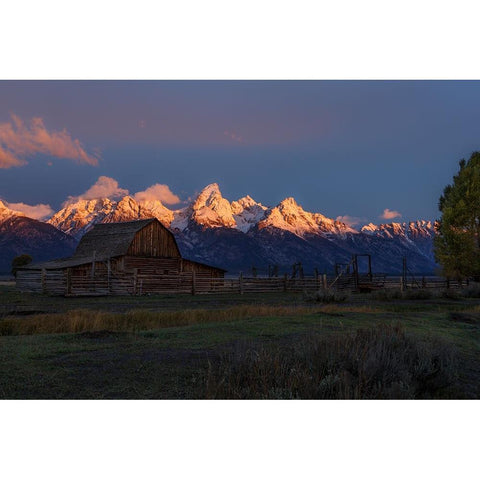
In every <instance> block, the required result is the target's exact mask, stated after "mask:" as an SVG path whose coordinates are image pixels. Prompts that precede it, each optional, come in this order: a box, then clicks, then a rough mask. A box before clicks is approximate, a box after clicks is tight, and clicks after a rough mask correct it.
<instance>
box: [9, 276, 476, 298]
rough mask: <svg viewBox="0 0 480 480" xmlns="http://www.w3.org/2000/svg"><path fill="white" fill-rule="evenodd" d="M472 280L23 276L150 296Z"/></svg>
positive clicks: (74, 290) (32, 286) (40, 285)
mask: <svg viewBox="0 0 480 480" xmlns="http://www.w3.org/2000/svg"><path fill="white" fill-rule="evenodd" d="M39 275H40V276H39ZM465 286H466V284H465V283H463V284H460V283H459V282H457V281H452V280H447V279H445V278H441V277H422V276H416V277H408V278H405V277H403V276H387V275H384V274H374V275H358V276H356V277H355V276H354V275H340V276H333V275H326V274H323V275H315V276H304V277H294V278H292V277H291V276H288V275H283V276H273V277H260V276H255V277H253V276H244V275H243V274H240V275H238V276H235V277H226V278H215V277H212V276H210V275H202V274H198V273H195V272H181V273H176V274H170V275H168V274H163V275H160V274H152V273H148V274H146V273H145V274H143V273H140V272H138V271H135V272H134V274H133V275H132V274H128V275H127V274H125V273H117V272H111V273H110V274H108V275H107V274H106V273H105V272H98V271H97V272H95V274H94V275H93V276H90V275H89V276H80V275H78V276H77V275H72V274H71V273H70V272H68V271H66V270H47V271H43V272H42V273H41V274H39V273H38V272H37V273H35V272H34V271H28V270H26V271H23V272H21V274H20V275H17V288H19V290H20V291H26V292H38V293H44V294H47V295H66V296H83V295H85V296H91V295H146V294H192V295H198V294H213V293H232V294H246V293H269V292H272V293H273V292H315V291H320V290H338V291H360V292H361V291H371V290H376V289H384V288H397V289H398V288H400V289H408V288H428V289H460V288H462V287H465Z"/></svg>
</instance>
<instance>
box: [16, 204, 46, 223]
mask: <svg viewBox="0 0 480 480" xmlns="http://www.w3.org/2000/svg"><path fill="white" fill-rule="evenodd" d="M7 206H8V208H10V209H11V210H15V211H16V212H21V213H23V214H24V215H26V216H27V217H30V218H34V219H35V220H45V219H46V218H48V217H51V216H52V215H53V208H52V207H51V206H50V205H47V204H45V203H39V204H37V205H27V204H26V203H22V202H20V203H7Z"/></svg>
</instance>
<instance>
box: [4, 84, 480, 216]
mask: <svg viewBox="0 0 480 480" xmlns="http://www.w3.org/2000/svg"><path fill="white" fill-rule="evenodd" d="M0 106H1V108H0V148H1V147H2V141H3V152H4V157H3V158H4V160H3V167H4V168H0V198H2V199H3V200H6V201H7V202H11V203H18V202H23V203H26V204H30V205H35V204H39V203H42V204H48V205H50V206H51V207H52V208H53V209H55V210H56V209H58V208H59V207H60V206H61V204H62V202H63V201H64V200H65V199H66V198H67V197H68V196H69V195H80V194H81V193H82V192H85V191H86V190H87V189H88V188H89V187H90V186H91V185H92V184H94V183H95V182H96V180H97V179H98V177H100V176H102V175H103V176H108V177H112V178H114V179H115V180H117V181H118V182H119V185H120V186H121V187H122V188H125V189H128V190H129V191H130V192H131V193H135V192H138V191H141V190H145V189H146V188H148V187H149V186H150V185H152V184H155V183H160V184H166V185H168V186H169V187H170V189H171V191H172V192H174V193H175V194H177V195H178V196H179V197H180V198H181V199H182V200H186V199H187V198H189V197H191V196H192V195H194V194H195V193H196V192H198V191H199V190H200V189H202V188H203V187H204V186H205V185H207V184H208V183H212V182H217V183H219V185H220V188H221V190H222V193H223V194H224V196H225V197H226V198H228V199H230V200H235V199H237V198H239V197H241V196H244V195H246V194H249V195H251V196H252V197H253V198H255V199H256V200H257V201H260V202H262V203H263V204H265V205H274V204H276V203H278V202H279V201H281V200H282V199H283V198H285V197H287V196H293V197H295V198H296V199H297V201H298V202H299V203H300V204H301V205H302V206H303V207H304V208H305V209H307V210H309V211H315V212H320V213H323V214H324V215H327V216H329V217H332V218H337V217H339V216H346V215H348V216H350V217H355V218H358V219H361V220H362V223H368V222H370V221H373V222H376V223H378V222H381V221H384V220H382V219H381V218H379V217H380V215H381V214H382V212H384V210H385V209H387V208H388V209H389V210H391V211H396V212H398V213H400V214H401V217H396V218H395V220H396V221H397V220H398V221H408V220H414V219H418V218H426V219H435V218H437V217H438V211H437V202H438V197H439V196H440V194H441V193H442V190H443V188H444V186H445V185H446V184H447V183H449V182H450V181H451V178H452V175H453V174H454V173H455V172H456V170H457V166H458V161H459V160H460V159H461V158H463V157H466V158H468V157H469V156H470V154H471V152H472V151H474V150H477V149H480V115H479V114H478V112H479V111H480V83H479V82H476V81H291V82H290V81H201V82H200V81H198V82H197V81H181V82H176V81H146V82H141V81H138V82H137V81H127V82H124V81H104V82H101V81H84V82H74V81H41V82H33V81H19V82H16V81H1V82H0ZM12 114H13V115H14V116H15V117H12ZM14 118H16V119H18V121H20V122H21V125H22V126H21V127H18V125H17V126H15V120H14ZM32 118H41V119H42V122H41V125H40V126H39V125H38V123H37V127H34V126H33V124H31V120H32ZM7 126H13V128H14V130H15V128H17V130H16V132H15V133H14V134H11V135H10V133H11V132H10V130H9V129H8V128H7ZM2 128H3V130H2ZM34 128H37V129H40V133H39V134H38V135H37V136H35V137H34V136H33V135H32V132H33V131H34ZM64 130H65V132H64V136H63V137H61V138H60V139H59V138H57V137H56V136H55V132H56V134H59V132H62V131H64ZM35 131H36V132H37V130H35ZM2 132H3V133H4V135H3V137H2ZM5 132H6V133H5ZM9 132H10V133H9ZM37 133H38V132H37ZM27 137H28V138H27ZM75 140H78V142H75ZM59 142H60V143H59ZM59 145H60V146H59ZM5 152H7V153H10V154H11V156H10V157H8V159H9V160H8V159H7V157H6V156H5V155H6V153H5ZM17 160H18V161H19V162H20V163H21V165H13V164H12V163H14V162H15V161H17ZM0 166H2V157H1V151H0ZM7 167H8V168H7Z"/></svg>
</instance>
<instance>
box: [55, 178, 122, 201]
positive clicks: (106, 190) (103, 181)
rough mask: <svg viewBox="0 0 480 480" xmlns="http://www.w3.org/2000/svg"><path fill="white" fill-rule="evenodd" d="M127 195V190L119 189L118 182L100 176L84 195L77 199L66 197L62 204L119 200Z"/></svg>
mask: <svg viewBox="0 0 480 480" xmlns="http://www.w3.org/2000/svg"><path fill="white" fill-rule="evenodd" d="M125 195H128V190H126V189H125V188H120V187H119V185H118V182H117V181H116V180H115V179H114V178H111V177H105V176H101V177H98V180H97V181H96V182H95V183H94V184H93V185H92V186H91V187H90V188H89V189H88V190H87V191H86V192H84V193H82V194H81V195H78V196H77V197H68V199H67V200H66V201H65V202H64V206H65V205H69V204H71V203H75V202H77V201H78V200H95V199H97V198H111V199H114V198H121V197H124V196H125Z"/></svg>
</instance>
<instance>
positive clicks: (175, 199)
mask: <svg viewBox="0 0 480 480" xmlns="http://www.w3.org/2000/svg"><path fill="white" fill-rule="evenodd" d="M133 198H134V199H135V200H136V201H137V202H148V201H153V200H160V202H162V203H164V204H166V205H174V204H176V203H180V197H179V196H178V195H175V194H174V193H173V192H172V191H171V190H170V187H169V186H168V185H161V184H159V183H156V184H155V185H152V186H151V187H148V188H147V189H146V190H144V191H143V192H137V193H136V194H135V195H134V196H133Z"/></svg>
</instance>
